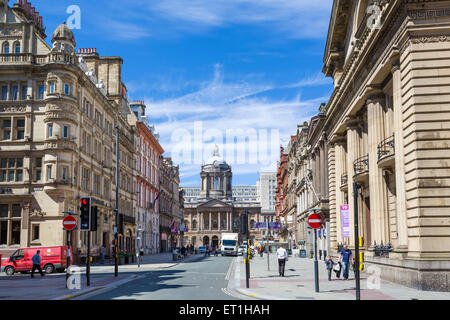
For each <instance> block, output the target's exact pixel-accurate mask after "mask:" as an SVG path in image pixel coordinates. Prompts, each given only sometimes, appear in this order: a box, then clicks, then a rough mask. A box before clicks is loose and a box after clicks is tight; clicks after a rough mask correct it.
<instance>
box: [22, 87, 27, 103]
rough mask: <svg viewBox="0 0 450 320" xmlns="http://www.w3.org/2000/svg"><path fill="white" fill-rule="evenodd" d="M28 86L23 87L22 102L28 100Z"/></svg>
mask: <svg viewBox="0 0 450 320" xmlns="http://www.w3.org/2000/svg"><path fill="white" fill-rule="evenodd" d="M27 94H28V86H22V100H27Z"/></svg>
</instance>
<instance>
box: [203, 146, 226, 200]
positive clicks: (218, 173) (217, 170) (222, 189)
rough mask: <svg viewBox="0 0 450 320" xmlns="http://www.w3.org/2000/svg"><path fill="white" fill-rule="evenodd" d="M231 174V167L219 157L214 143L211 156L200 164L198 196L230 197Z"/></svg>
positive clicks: (209, 197)
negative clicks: (203, 163) (200, 184)
mask: <svg viewBox="0 0 450 320" xmlns="http://www.w3.org/2000/svg"><path fill="white" fill-rule="evenodd" d="M232 176H233V174H232V173H231V167H230V166H229V165H228V164H227V163H226V162H225V161H224V160H223V159H222V158H221V157H220V154H219V147H218V146H217V145H216V147H215V149H214V153H213V155H212V157H211V158H210V159H209V160H208V162H207V163H206V164H205V165H203V166H202V171H201V173H200V177H201V180H202V186H201V191H200V197H201V198H207V199H212V198H214V199H221V200H225V199H232V189H231V186H232V183H231V181H232Z"/></svg>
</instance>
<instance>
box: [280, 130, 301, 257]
mask: <svg viewBox="0 0 450 320" xmlns="http://www.w3.org/2000/svg"><path fill="white" fill-rule="evenodd" d="M296 143H297V136H292V137H291V140H290V141H289V144H288V146H287V148H286V154H287V162H286V170H285V174H286V177H287V188H286V195H285V196H286V201H285V203H286V207H285V208H284V210H282V211H281V215H282V216H283V217H284V218H285V222H286V229H287V233H288V238H287V240H288V242H289V248H290V249H292V248H293V247H294V246H295V245H296V243H297V197H296V194H295V190H296V189H297V177H296V175H295V174H294V170H295V163H296V152H295V151H296V148H295V146H296Z"/></svg>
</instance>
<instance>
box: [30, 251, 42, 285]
mask: <svg viewBox="0 0 450 320" xmlns="http://www.w3.org/2000/svg"><path fill="white" fill-rule="evenodd" d="M39 253H41V251H40V250H38V251H37V252H36V254H35V255H34V256H33V257H32V258H31V261H32V262H33V268H32V269H31V277H32V278H34V270H36V269H37V270H38V271H39V273H40V274H41V276H42V277H43V276H44V275H45V274H44V273H43V272H42V269H41V256H40V255H39Z"/></svg>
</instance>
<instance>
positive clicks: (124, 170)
mask: <svg viewBox="0 0 450 320" xmlns="http://www.w3.org/2000/svg"><path fill="white" fill-rule="evenodd" d="M7 3H8V2H2V3H0V19H1V21H2V23H1V25H0V46H1V49H2V53H1V54H0V69H1V73H0V87H1V89H2V99H1V102H0V123H1V125H0V127H1V131H2V132H1V140H0V166H1V168H0V252H1V253H3V254H4V255H7V254H9V253H11V252H12V251H14V250H15V249H17V248H19V247H29V246H54V245H65V244H66V232H64V231H63V229H62V219H63V218H64V214H63V211H72V212H77V211H78V210H79V209H78V208H79V199H80V197H83V196H91V197H93V203H94V205H97V206H98V207H99V215H98V231H96V232H93V233H92V237H91V240H92V243H91V248H92V254H93V255H94V256H95V255H97V254H98V253H99V249H100V247H101V246H102V245H104V246H106V248H107V254H110V247H111V241H112V239H113V235H112V230H113V224H114V211H113V209H114V207H115V201H114V196H113V194H114V193H115V188H116V185H115V167H116V162H115V131H114V127H115V126H118V127H119V130H120V133H121V139H120V150H121V151H120V152H121V154H120V155H121V157H120V166H121V179H120V185H119V192H120V197H121V201H120V213H123V214H124V215H125V217H126V218H125V223H126V229H125V230H126V232H125V234H124V236H123V237H121V238H120V239H121V241H120V243H121V251H132V250H133V245H134V238H135V226H134V211H133V208H134V206H133V204H134V201H135V192H134V190H133V186H134V184H133V177H134V176H135V174H134V172H133V170H134V167H135V166H134V136H135V130H134V128H133V127H132V126H130V125H129V124H128V122H127V119H126V117H125V116H124V115H123V110H125V109H126V108H128V109H129V107H128V104H127V100H126V98H125V95H126V88H125V86H124V85H123V83H122V82H121V64H122V60H121V59H120V58H119V57H100V56H99V55H98V54H97V53H96V52H94V51H95V50H92V49H90V50H85V49H82V50H80V52H81V51H82V52H87V51H89V52H90V53H89V54H76V53H75V45H76V43H75V38H74V36H73V33H72V31H71V30H70V29H69V28H68V27H67V26H66V25H65V24H63V25H61V26H59V27H58V28H57V29H56V30H55V32H54V33H53V37H52V41H51V42H52V46H49V45H48V44H47V43H46V42H45V38H46V35H45V32H44V29H43V24H42V18H41V17H39V15H38V14H37V12H36V11H35V10H34V8H32V7H31V5H30V4H29V3H28V2H27V1H19V2H18V3H15V4H14V6H13V7H12V8H10V7H8V5H7ZM97 79H100V81H98V80H97ZM86 244H87V237H86V232H84V231H80V230H77V231H74V232H73V235H72V246H73V249H74V258H75V262H79V260H80V258H81V257H82V256H85V255H86Z"/></svg>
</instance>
